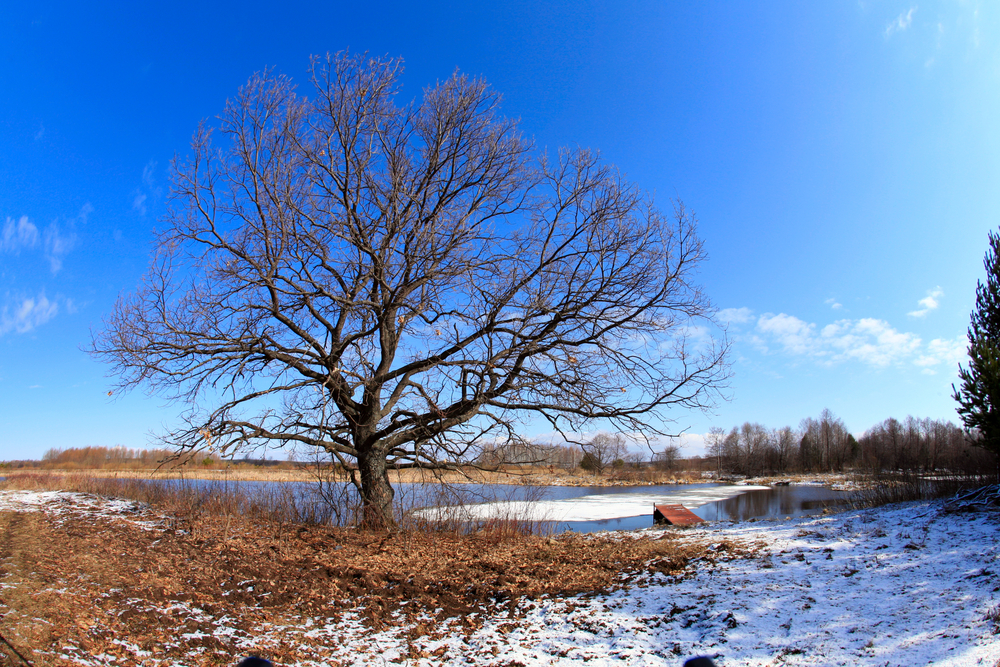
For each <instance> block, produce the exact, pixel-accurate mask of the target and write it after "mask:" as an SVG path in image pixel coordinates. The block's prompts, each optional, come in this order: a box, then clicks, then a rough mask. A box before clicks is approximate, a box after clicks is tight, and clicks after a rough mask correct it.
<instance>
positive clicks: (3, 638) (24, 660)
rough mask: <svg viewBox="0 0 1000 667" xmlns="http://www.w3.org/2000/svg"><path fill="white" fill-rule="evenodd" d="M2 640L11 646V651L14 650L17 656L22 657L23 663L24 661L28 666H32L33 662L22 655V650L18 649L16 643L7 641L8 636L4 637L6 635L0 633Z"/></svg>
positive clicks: (0, 639)
mask: <svg viewBox="0 0 1000 667" xmlns="http://www.w3.org/2000/svg"><path fill="white" fill-rule="evenodd" d="M0 641H2V642H3V643H4V644H6V645H7V647H8V648H10V650H11V651H13V652H14V654H15V655H16V656H17V657H18V658H20V659H21V662H23V663H24V664H25V665H27V666H28V667H31V662H29V661H28V659H27V658H25V657H24V656H23V655H21V652H20V651H18V650H17V649H16V648H15V647H14V645H13V644H11V643H10V642H9V641H7V638H6V637H4V636H3V635H2V634H0Z"/></svg>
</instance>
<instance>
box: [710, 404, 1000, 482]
mask: <svg viewBox="0 0 1000 667" xmlns="http://www.w3.org/2000/svg"><path fill="white" fill-rule="evenodd" d="M975 437H976V436H975V434H969V433H967V432H965V431H963V430H962V429H961V428H959V427H958V426H956V425H955V424H953V423H951V422H948V421H937V420H933V419H917V418H914V417H907V418H906V419H904V420H902V421H899V420H897V419H893V418H889V419H886V420H885V421H884V422H882V423H880V424H877V425H875V426H873V427H872V428H870V429H868V430H867V431H866V432H865V433H864V435H862V436H861V437H860V438H855V437H854V436H853V435H852V434H851V433H849V432H848V430H847V427H846V426H844V422H843V421H842V420H841V419H839V418H837V417H836V416H834V415H833V413H831V412H830V411H829V410H824V411H823V412H822V414H821V415H820V416H819V418H818V419H813V418H807V419H804V420H802V422H801V423H800V424H799V428H798V429H793V428H792V427H790V426H785V427H783V428H776V429H771V428H767V427H765V426H763V425H761V424H757V423H751V422H746V423H744V424H743V425H742V426H737V427H733V429H732V430H730V431H729V432H728V433H727V432H726V431H725V430H723V429H721V428H713V429H712V430H711V431H710V432H709V435H708V438H707V442H706V444H707V446H708V458H709V459H710V461H711V462H713V463H714V464H715V465H714V466H712V467H715V468H717V469H718V470H719V471H720V472H723V473H730V474H736V475H747V476H750V477H753V476H758V475H769V474H778V473H784V472H843V471H846V470H865V471H886V470H909V471H919V472H926V473H933V472H938V471H950V472H956V473H964V474H993V473H995V472H996V471H997V457H996V455H994V454H992V453H991V452H988V451H986V450H985V449H982V448H981V447H977V446H976V444H975Z"/></svg>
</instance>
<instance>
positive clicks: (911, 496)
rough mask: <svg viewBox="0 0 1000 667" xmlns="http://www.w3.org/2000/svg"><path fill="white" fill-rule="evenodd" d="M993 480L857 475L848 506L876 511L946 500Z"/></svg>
mask: <svg viewBox="0 0 1000 667" xmlns="http://www.w3.org/2000/svg"><path fill="white" fill-rule="evenodd" d="M993 479H994V478H993V477H992V476H989V477H983V476H974V475H952V476H946V475H937V476H933V477H928V476H926V475H922V474H919V473H917V472H913V471H899V472H879V473H875V474H870V473H869V474H862V475H859V476H858V478H857V480H856V484H857V488H856V489H855V490H854V491H852V492H851V505H852V506H854V507H857V508H864V507H880V506H882V505H889V504H891V503H902V502H909V501H913V500H933V499H935V498H948V497H951V496H954V495H956V494H959V493H962V492H965V491H969V490H971V489H975V488H978V487H981V486H984V485H986V484H989V483H991V482H992V481H993Z"/></svg>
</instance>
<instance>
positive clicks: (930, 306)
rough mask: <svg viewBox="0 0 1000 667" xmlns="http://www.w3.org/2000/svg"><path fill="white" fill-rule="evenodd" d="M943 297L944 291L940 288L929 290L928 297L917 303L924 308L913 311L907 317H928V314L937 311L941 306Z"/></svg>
mask: <svg viewBox="0 0 1000 667" xmlns="http://www.w3.org/2000/svg"><path fill="white" fill-rule="evenodd" d="M943 296H944V290H943V289H941V288H940V287H935V288H934V289H931V290H927V296H925V297H924V298H923V299H921V300H920V301H918V302H917V303H918V304H919V305H921V306H923V307H922V308H921V309H920V310H911V311H910V312H908V313H907V315H909V316H910V317H926V316H927V313H929V312H931V311H932V310H935V309H936V308H937V307H938V306H939V305H941V297H943Z"/></svg>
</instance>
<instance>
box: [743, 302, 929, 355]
mask: <svg viewBox="0 0 1000 667" xmlns="http://www.w3.org/2000/svg"><path fill="white" fill-rule="evenodd" d="M757 332H758V335H757V336H756V337H755V338H754V340H755V341H756V342H757V344H758V347H761V348H762V349H763V350H764V351H765V352H767V351H768V349H769V344H776V345H778V346H780V347H781V348H782V350H783V351H784V352H785V353H786V354H789V355H791V356H801V357H810V358H813V359H816V360H817V361H820V362H821V363H824V364H827V365H831V364H836V363H841V362H845V361H850V360H856V361H860V362H862V363H864V364H867V365H869V366H875V367H885V366H889V365H891V364H895V363H899V362H901V361H904V360H905V359H907V358H909V357H911V356H912V355H913V354H914V353H915V352H916V351H917V350H919V349H920V346H921V341H920V337H919V336H917V335H916V334H912V333H906V332H901V331H897V330H896V329H894V328H893V327H892V326H890V325H889V323H888V322H884V321H883V320H876V319H873V318H863V319H860V320H838V321H837V322H834V323H832V324H828V325H826V326H824V327H823V328H822V329H820V328H819V327H818V326H817V325H816V324H813V323H810V322H805V321H803V320H800V319H799V318H797V317H795V316H793V315H787V314H785V313H780V314H778V315H773V314H771V313H766V314H764V315H761V317H760V319H759V320H758V321H757Z"/></svg>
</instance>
